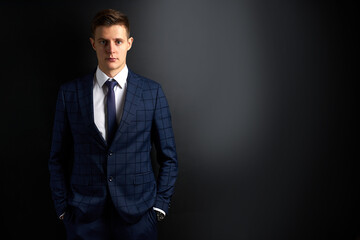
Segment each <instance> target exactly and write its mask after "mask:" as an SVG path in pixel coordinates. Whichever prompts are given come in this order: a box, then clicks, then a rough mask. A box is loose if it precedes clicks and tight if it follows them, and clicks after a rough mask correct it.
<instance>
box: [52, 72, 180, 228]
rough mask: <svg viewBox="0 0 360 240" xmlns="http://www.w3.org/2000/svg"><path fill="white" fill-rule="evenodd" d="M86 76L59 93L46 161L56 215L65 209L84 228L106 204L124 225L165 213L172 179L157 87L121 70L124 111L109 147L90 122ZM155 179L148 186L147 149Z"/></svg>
mask: <svg viewBox="0 0 360 240" xmlns="http://www.w3.org/2000/svg"><path fill="white" fill-rule="evenodd" d="M93 79H94V74H90V75H87V76H85V77H83V78H79V79H76V80H74V81H71V82H68V83H65V84H63V85H62V86H61V88H60V91H59V94H58V99H57V104H56V113H55V121H54V128H53V139H52V146H51V153H50V159H49V170H50V187H51V191H52V197H53V200H54V204H55V209H56V212H57V214H58V215H60V214H62V213H64V212H66V211H67V209H69V207H71V208H73V209H76V211H74V213H75V214H76V215H77V217H79V218H82V219H86V220H88V221H92V220H94V219H97V218H98V217H99V216H101V215H102V214H103V210H104V207H105V206H106V204H107V202H108V201H109V200H110V201H111V202H112V204H113V206H114V208H115V209H116V210H117V214H118V215H119V216H120V218H121V219H123V220H124V221H125V222H126V223H129V224H132V223H135V222H137V221H139V219H141V217H142V216H143V215H145V214H146V213H147V212H148V211H149V209H151V208H152V207H157V208H160V209H162V210H164V211H165V212H166V213H168V208H169V203H170V199H171V196H172V194H173V193H174V185H175V181H176V177H177V173H178V163H177V155H176V149H175V142H174V134H173V130H172V124H171V116H170V111H169V106H168V103H167V100H166V98H165V95H164V92H163V90H162V88H161V86H160V85H159V84H158V83H156V82H154V81H152V80H149V79H146V78H144V77H142V76H139V75H137V74H135V73H133V72H132V71H130V70H129V74H128V77H127V89H126V97H125V103H124V110H123V114H122V118H121V121H120V124H119V126H118V129H117V131H116V133H115V136H114V139H113V141H112V142H111V143H107V142H106V141H105V139H104V138H103V137H102V135H101V133H100V132H99V130H98V129H97V127H96V125H95V123H94V113H93ZM153 146H155V149H156V153H157V154H156V155H157V161H158V163H159V166H160V169H159V175H158V177H157V179H155V176H154V172H153V168H152V164H151V154H150V152H151V149H152V147H153Z"/></svg>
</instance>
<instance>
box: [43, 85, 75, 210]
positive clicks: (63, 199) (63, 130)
mask: <svg viewBox="0 0 360 240" xmlns="http://www.w3.org/2000/svg"><path fill="white" fill-rule="evenodd" d="M70 146H72V144H71V134H70V129H69V123H68V119H67V114H66V108H65V96H64V90H63V88H61V89H60V91H59V94H58V98H57V102H56V112H55V120H54V126H53V135H52V144H51V151H50V159H49V172H50V188H51V192H52V198H53V201H54V204H55V209H56V213H57V215H58V216H60V215H61V214H62V213H64V212H65V210H66V206H67V182H66V174H67V170H68V169H67V167H66V166H67V164H69V162H70V161H69V158H72V151H71V150H70V148H71V147H70Z"/></svg>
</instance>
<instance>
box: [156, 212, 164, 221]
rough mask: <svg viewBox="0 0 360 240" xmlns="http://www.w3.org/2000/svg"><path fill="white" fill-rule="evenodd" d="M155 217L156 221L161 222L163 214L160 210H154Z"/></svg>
mask: <svg viewBox="0 0 360 240" xmlns="http://www.w3.org/2000/svg"><path fill="white" fill-rule="evenodd" d="M155 211H156V210H155ZM156 218H157V220H158V222H161V221H162V220H164V218H165V214H163V213H162V212H159V211H156Z"/></svg>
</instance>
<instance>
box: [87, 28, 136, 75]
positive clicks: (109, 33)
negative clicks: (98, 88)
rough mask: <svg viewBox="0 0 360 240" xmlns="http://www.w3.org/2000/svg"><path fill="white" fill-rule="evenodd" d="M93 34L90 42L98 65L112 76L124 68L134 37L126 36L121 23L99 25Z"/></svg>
mask: <svg viewBox="0 0 360 240" xmlns="http://www.w3.org/2000/svg"><path fill="white" fill-rule="evenodd" d="M94 35H95V36H94V38H90V42H91V45H92V47H93V49H94V50H95V51H96V56H97V59H98V63H99V67H100V69H101V70H102V71H103V72H104V73H105V74H107V75H108V76H109V77H114V76H115V75H116V74H118V73H119V72H120V71H121V70H122V69H123V68H124V66H125V64H126V54H127V52H128V51H129V50H130V48H131V46H132V43H133V41H134V39H133V38H128V33H127V31H126V28H125V27H124V26H122V25H112V26H99V27H97V28H96V29H95V34H94Z"/></svg>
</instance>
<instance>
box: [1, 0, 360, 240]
mask: <svg viewBox="0 0 360 240" xmlns="http://www.w3.org/2000/svg"><path fill="white" fill-rule="evenodd" d="M354 2H355V1H352V2H345V1H323V2H321V1H301V0H298V1H293V0H290V1H289V0H283V1H281V0H274V1H266V0H255V1H250V0H238V1H236V0H234V1H231V0H212V1H205V0H182V1H176V0H168V1H166V0H162V1H160V0H157V1H155V0H154V1H150V0H132V1H130V0H129V1H119V0H118V1H106V0H103V1H96V2H90V1H86V2H74V1H56V0H53V1H23V2H19V1H5V2H4V1H1V5H0V8H1V10H0V21H1V28H0V31H1V38H0V43H1V44H0V52H1V72H0V74H1V80H2V82H1V112H2V114H1V116H2V117H1V123H2V124H1V126H2V131H1V132H2V140H1V148H2V149H1V162H0V164H1V174H0V175H1V205H0V206H1V208H0V214H1V228H2V229H3V230H2V231H1V234H2V235H4V236H6V235H7V236H9V237H7V238H6V239H25V238H28V237H30V238H34V237H35V238H36V239H64V228H63V226H62V223H61V222H60V221H58V220H57V218H56V216H55V211H54V209H53V205H52V201H51V196H50V192H49V187H48V180H49V174H48V170H47V160H48V156H49V150H50V149H49V148H50V140H51V129H52V121H53V114H54V108H55V100H56V94H57V90H58V88H59V86H60V84H61V83H63V82H65V81H68V80H72V79H74V78H76V77H78V76H81V75H84V74H87V73H89V72H90V71H92V70H93V69H94V68H95V67H96V57H95V53H94V52H93V51H92V49H91V47H90V44H89V40H88V37H89V25H90V21H91V18H92V16H93V15H94V14H95V13H96V12H97V11H98V10H100V9H104V8H115V9H118V10H121V11H123V12H125V13H126V14H127V15H128V16H129V18H130V23H131V27H132V35H133V37H134V38H135V42H134V45H133V48H132V50H131V51H130V52H129V55H128V66H129V67H130V68H131V69H132V70H134V71H135V72H137V73H139V74H141V75H144V76H147V77H149V78H152V79H154V80H156V81H158V82H160V83H161V84H162V85H163V88H164V89H165V92H166V95H167V97H168V100H169V103H170V106H171V111H172V115H173V125H174V131H175V137H176V141H177V148H178V155H179V164H180V174H179V178H178V182H177V186H176V193H175V195H174V197H173V204H172V208H171V212H170V215H169V216H168V218H167V220H166V221H165V222H163V223H161V224H160V226H159V230H160V237H159V239H160V240H164V239H166V240H169V239H170V240H177V239H182V240H183V239H189V240H190V239H226V240H227V239H229V240H230V239H244V240H248V239H249V240H250V239H256V240H257V239H276V240H282V239H284V240H287V239H355V238H356V235H357V233H358V229H359V226H360V225H359V220H358V219H359V211H358V210H359V208H358V203H359V198H357V193H358V192H359V185H358V183H359V181H358V180H359V177H358V167H359V165H358V164H357V162H356V161H355V160H356V159H357V157H358V154H357V150H356V149H355V146H358V143H356V141H358V140H357V138H355V128H354V126H355V119H354V118H355V114H356V112H357V110H358V109H357V108H355V99H356V97H355V94H356V93H357V89H356V88H355V87H354V86H353V83H354V82H355V80H358V77H356V76H358V75H357V74H355V73H356V71H355V70H356V69H355V68H356V67H357V63H356V59H355V58H356V57H357V56H356V55H355V50H358V46H357V45H358V43H357V40H356V39H355V36H356V35H355V33H356V32H357V31H358V30H359V26H358V25H356V24H355V22H356V20H359V18H358V13H357V12H356V9H355V7H354V4H353V3H354Z"/></svg>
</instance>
